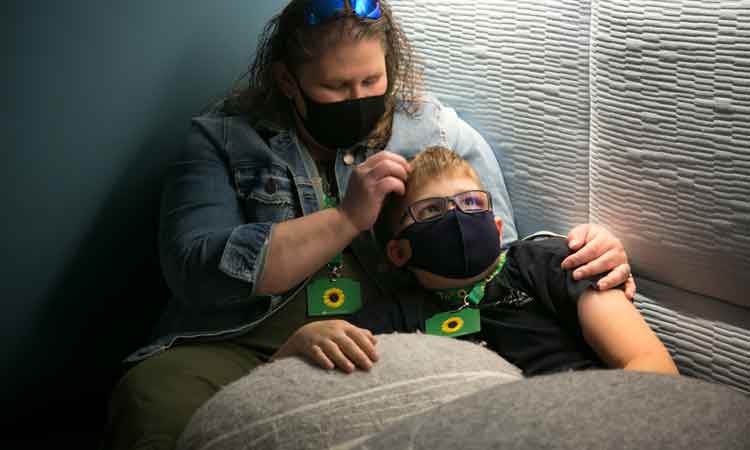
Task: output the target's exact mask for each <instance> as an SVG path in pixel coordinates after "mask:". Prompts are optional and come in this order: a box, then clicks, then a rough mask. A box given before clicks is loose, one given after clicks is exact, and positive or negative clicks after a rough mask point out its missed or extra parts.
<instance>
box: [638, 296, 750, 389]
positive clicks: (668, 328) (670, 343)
mask: <svg viewBox="0 0 750 450" xmlns="http://www.w3.org/2000/svg"><path fill="white" fill-rule="evenodd" d="M635 305H636V306H637V307H638V309H639V310H640V311H641V313H642V314H643V316H644V318H645V319H646V322H647V323H648V324H649V326H650V327H651V328H652V329H653V330H654V332H655V333H656V334H657V335H658V336H659V338H660V339H661V340H662V342H664V345H665V346H666V347H667V349H668V350H669V352H670V354H671V355H672V358H673V359H674V361H675V363H676V364H677V367H678V368H679V370H680V374H682V375H685V376H690V377H695V378H700V379H703V380H707V381H712V382H716V383H721V384H726V385H728V386H732V387H733V388H735V389H738V390H740V391H742V392H744V393H746V394H750V330H748V329H745V328H740V327H737V326H734V325H730V324H728V323H725V322H721V321H716V320H709V319H705V318H703V317H697V316H693V315H690V314H684V313H681V312H679V311H677V310H675V309H672V308H668V307H665V306H664V305H663V304H662V302H657V301H654V300H652V299H650V298H648V297H645V296H642V295H636V298H635Z"/></svg>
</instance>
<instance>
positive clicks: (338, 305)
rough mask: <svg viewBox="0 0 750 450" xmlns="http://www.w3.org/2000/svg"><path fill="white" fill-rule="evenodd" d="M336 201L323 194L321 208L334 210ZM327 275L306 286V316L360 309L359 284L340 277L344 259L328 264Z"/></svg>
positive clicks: (335, 259) (327, 314)
mask: <svg viewBox="0 0 750 450" xmlns="http://www.w3.org/2000/svg"><path fill="white" fill-rule="evenodd" d="M335 207H336V200H335V199H334V198H331V197H330V196H328V195H327V194H326V193H323V208H335ZM326 266H327V267H328V272H329V275H328V276H327V277H325V278H320V279H317V280H315V281H313V282H311V283H310V284H308V285H307V315H308V316H310V317H313V316H329V315H346V314H353V313H355V312H357V311H359V310H360V309H361V308H362V294H361V289H360V285H359V282H358V281H356V280H352V279H351V278H347V277H341V276H340V274H341V269H342V268H343V267H344V258H343V255H342V254H341V253H338V254H337V255H336V256H334V257H333V258H332V259H331V260H330V261H329V262H328V264H326Z"/></svg>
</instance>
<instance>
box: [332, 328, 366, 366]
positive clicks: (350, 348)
mask: <svg viewBox="0 0 750 450" xmlns="http://www.w3.org/2000/svg"><path fill="white" fill-rule="evenodd" d="M335 342H336V344H337V345H338V347H339V348H340V349H341V350H342V351H343V353H344V355H346V357H347V358H348V359H349V360H350V361H351V362H353V363H354V364H355V365H356V366H357V367H359V368H360V369H363V370H370V369H371V368H372V361H370V358H368V357H367V355H366V354H365V352H363V351H362V349H361V348H360V347H359V345H358V343H357V342H355V341H354V340H353V339H352V338H351V337H349V335H348V334H343V335H340V336H337V337H336V341H335Z"/></svg>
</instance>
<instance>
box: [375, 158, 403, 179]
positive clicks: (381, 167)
mask: <svg viewBox="0 0 750 450" xmlns="http://www.w3.org/2000/svg"><path fill="white" fill-rule="evenodd" d="M367 176H369V177H372V179H373V180H374V182H375V183H377V182H378V181H379V180H381V179H383V178H385V177H394V178H398V179H399V180H403V181H406V177H407V176H408V173H407V171H406V168H405V167H404V166H403V165H401V164H398V163H397V162H395V161H391V160H386V161H381V162H380V163H378V164H377V165H376V166H375V167H373V168H372V169H371V170H370V171H369V172H368V173H367Z"/></svg>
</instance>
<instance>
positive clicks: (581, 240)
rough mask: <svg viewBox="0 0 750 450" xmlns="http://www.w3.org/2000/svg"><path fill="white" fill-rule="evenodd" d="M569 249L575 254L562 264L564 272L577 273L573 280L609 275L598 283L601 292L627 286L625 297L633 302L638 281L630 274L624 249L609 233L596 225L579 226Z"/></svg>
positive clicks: (574, 274) (571, 236)
mask: <svg viewBox="0 0 750 450" xmlns="http://www.w3.org/2000/svg"><path fill="white" fill-rule="evenodd" d="M568 247H569V248H570V249H571V250H573V251H574V252H575V253H573V254H572V255H570V256H568V257H567V258H565V260H564V261H563V262H562V268H563V269H575V270H574V272H573V278H574V279H576V280H580V279H582V278H588V277H591V276H593V275H598V274H600V273H605V272H609V273H608V274H607V276H605V277H604V278H602V279H601V280H599V282H598V283H597V288H598V289H599V290H602V291H604V290H607V289H611V288H613V287H615V286H619V285H620V284H622V283H625V297H627V298H628V300H633V297H634V296H635V290H636V286H635V280H634V279H633V277H632V276H631V273H630V264H628V255H627V253H625V248H624V247H623V245H622V242H620V240H619V239H617V238H616V237H615V236H614V235H613V234H612V233H611V232H609V230H607V229H606V228H604V227H602V226H600V225H593V224H588V223H587V224H583V225H578V226H577V227H575V228H573V229H572V230H571V231H570V233H568Z"/></svg>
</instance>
